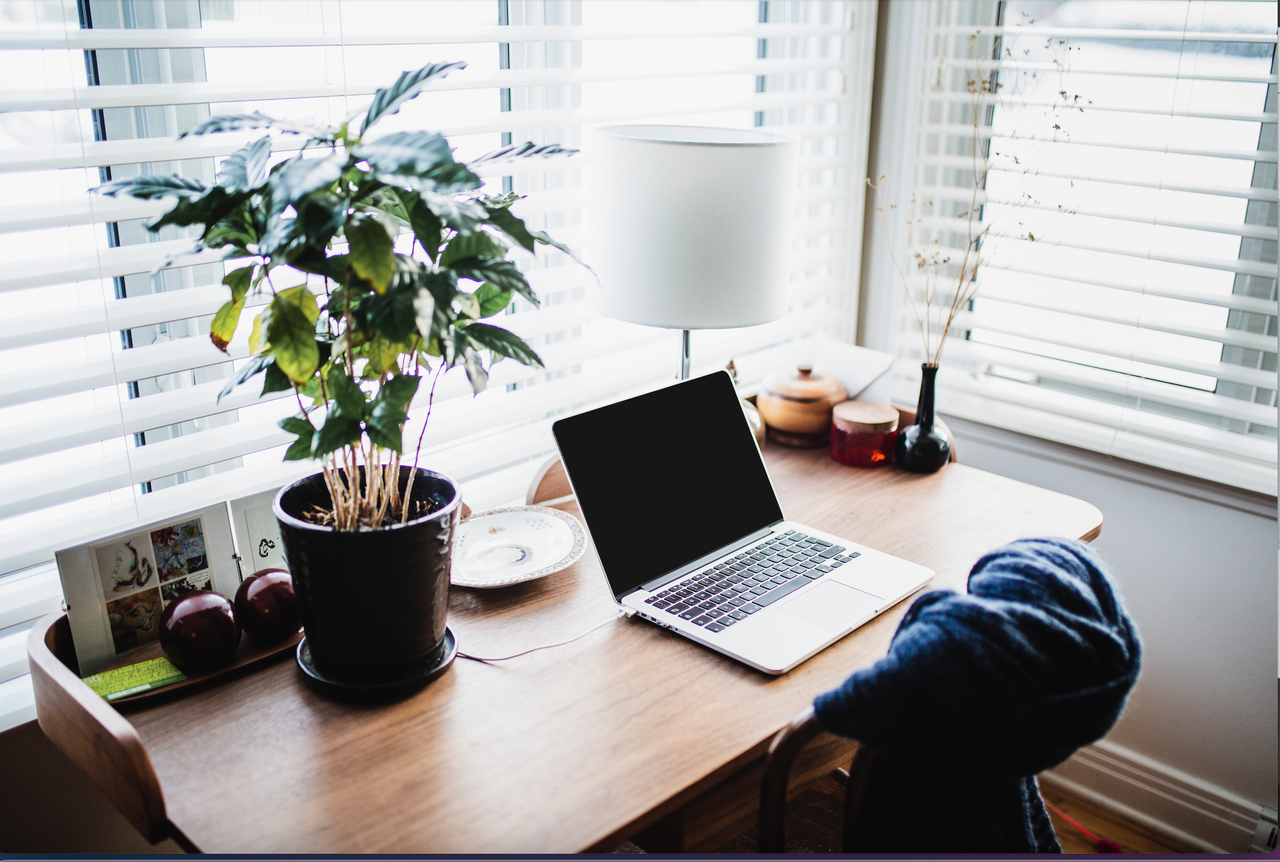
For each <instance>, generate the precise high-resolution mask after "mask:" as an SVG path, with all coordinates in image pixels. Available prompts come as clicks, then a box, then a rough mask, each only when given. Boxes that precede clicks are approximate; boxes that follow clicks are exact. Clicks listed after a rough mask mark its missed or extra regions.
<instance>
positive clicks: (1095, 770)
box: [1040, 740, 1263, 853]
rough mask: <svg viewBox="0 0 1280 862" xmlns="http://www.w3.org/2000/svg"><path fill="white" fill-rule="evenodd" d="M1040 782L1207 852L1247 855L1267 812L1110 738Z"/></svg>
mask: <svg viewBox="0 0 1280 862" xmlns="http://www.w3.org/2000/svg"><path fill="white" fill-rule="evenodd" d="M1040 780H1041V781H1042V782H1043V783H1044V784H1047V785H1050V786H1057V787H1060V788H1062V789H1063V790H1066V791H1068V792H1070V793H1071V794H1073V795H1075V796H1078V797H1080V798H1081V799H1084V800H1086V801H1088V802H1092V803H1093V804H1095V805H1098V806H1099V807H1101V808H1106V809H1108V810H1110V811H1114V812H1115V813H1116V814H1119V815H1121V816H1123V817H1125V818H1127V819H1129V820H1132V821H1134V822H1135V823H1139V824H1141V825H1143V826H1145V827H1147V828H1148V829H1150V830H1152V831H1153V832H1158V833H1160V834H1162V835H1165V836H1167V837H1169V838H1171V839H1173V840H1175V841H1177V842H1179V843H1181V844H1185V845H1187V846H1189V847H1194V848H1196V849H1197V850H1199V851H1201V852H1204V853H1248V852H1249V848H1250V845H1252V844H1253V841H1254V834H1255V832H1256V830H1257V826H1258V820H1259V818H1260V817H1261V815H1262V812H1263V806H1262V805H1260V804H1258V803H1256V802H1250V801H1249V800H1247V799H1244V798H1242V797H1240V796H1236V795H1235V794H1234V793H1230V792H1228V791H1226V790H1223V789H1222V788H1221V787H1216V786H1214V785H1212V784H1209V783H1208V782H1205V781H1201V780H1200V779H1198V778H1195V777H1194V776H1191V775H1188V774H1186V773H1185V772H1180V771H1179V770H1176V769H1173V768H1171V767H1168V766H1165V765H1164V764H1162V763H1159V762H1157V761H1155V760H1152V759H1151V758H1149V757H1145V756H1143V755H1141V754H1138V753H1136V752H1133V751H1130V750H1128V749H1126V748H1121V747H1120V746H1118V745H1114V744H1112V743H1109V742H1106V741H1105V740H1104V741H1102V742H1098V743H1096V744H1094V745H1090V746H1088V747H1086V748H1082V749H1080V751H1078V752H1076V754H1075V756H1073V757H1072V758H1071V759H1070V760H1068V761H1067V762H1066V763H1063V764H1061V765H1059V766H1057V767H1055V768H1054V769H1052V770H1050V771H1049V772H1045V773H1042V774H1041V775H1040Z"/></svg>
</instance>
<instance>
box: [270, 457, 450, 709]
mask: <svg viewBox="0 0 1280 862" xmlns="http://www.w3.org/2000/svg"><path fill="white" fill-rule="evenodd" d="M411 469H412V468H410V467H401V468H400V488H401V491H402V492H403V490H404V488H405V485H406V483H407V481H408V477H409V471H410V470H411ZM413 499H414V500H415V501H423V502H426V501H430V503H431V505H432V506H433V508H434V511H432V513H431V514H430V515H427V516H425V517H422V518H418V519H417V520H413V521H409V522H408V523H405V524H400V523H394V524H392V525H390V526H386V527H383V528H382V529H379V530H360V531H350V530H335V529H333V528H332V527H326V526H321V525H318V524H312V523H310V522H309V521H305V520H302V519H301V518H300V517H298V516H299V515H300V514H301V513H302V512H304V511H307V510H309V509H310V508H311V507H312V505H319V506H321V507H323V508H329V507H331V505H332V504H331V502H330V498H329V490H328V488H327V487H326V486H325V482H324V476H323V475H321V474H315V475H312V476H308V477H307V478H305V479H302V480H301V481H298V482H295V483H294V484H292V485H289V486H287V487H285V488H283V489H282V490H281V491H280V493H279V494H277V495H276V499H275V504H274V506H273V509H274V511H275V516H276V520H277V521H278V522H279V524H280V537H281V539H283V540H284V552H285V557H286V559H287V560H288V561H289V572H290V573H291V574H292V576H293V588H294V592H295V593H296V594H297V597H298V608H299V610H300V612H301V614H302V625H303V629H304V630H305V631H306V641H305V643H304V646H305V647H306V648H307V650H308V651H309V655H308V658H309V660H310V662H311V665H312V666H313V669H314V671H315V672H316V673H317V674H318V675H320V676H321V677H323V678H324V679H325V680H328V681H332V682H334V683H339V684H342V683H346V684H349V685H351V686H377V685H380V684H394V683H397V682H400V681H406V680H409V681H412V680H414V679H422V678H424V673H425V672H426V671H428V670H430V669H431V668H432V667H433V665H438V664H439V662H440V659H441V656H442V654H443V653H444V651H445V648H446V645H445V634H446V627H445V621H446V618H447V615H448V610H449V564H450V554H451V551H452V549H453V531H454V529H455V527H456V525H457V522H458V516H459V512H460V510H461V502H462V498H461V494H460V493H459V490H458V487H457V485H455V484H454V483H453V481H451V480H450V479H449V478H447V477H446V476H442V475H440V474H439V473H433V472H430V471H427V470H422V469H419V470H418V475H417V478H416V479H414V483H413ZM302 655H303V651H302V650H300V651H299V656H300V662H301V656H302ZM450 658H451V656H450Z"/></svg>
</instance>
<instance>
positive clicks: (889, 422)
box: [831, 401, 898, 434]
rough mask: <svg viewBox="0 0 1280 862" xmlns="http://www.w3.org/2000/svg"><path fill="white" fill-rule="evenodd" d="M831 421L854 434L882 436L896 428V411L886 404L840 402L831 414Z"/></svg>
mask: <svg viewBox="0 0 1280 862" xmlns="http://www.w3.org/2000/svg"><path fill="white" fill-rule="evenodd" d="M831 421H832V422H834V423H835V425H836V427H837V428H839V429H841V430H842V431H852V432H853V433H854V434H884V433H887V432H889V431H893V430H894V429H896V428H897V427H898V411H897V410H895V409H894V408H892V407H890V406H889V405H888V404H875V403H873V402H871V401H842V402H841V403H839V404H837V405H836V407H835V410H833V411H832V412H831Z"/></svg>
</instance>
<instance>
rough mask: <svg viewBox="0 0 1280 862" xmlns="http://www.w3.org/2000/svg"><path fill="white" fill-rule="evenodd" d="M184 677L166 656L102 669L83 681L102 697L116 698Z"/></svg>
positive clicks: (157, 686)
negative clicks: (126, 665) (111, 668)
mask: <svg viewBox="0 0 1280 862" xmlns="http://www.w3.org/2000/svg"><path fill="white" fill-rule="evenodd" d="M186 678H187V677H186V675H185V674H183V672H182V671H180V670H178V669H177V668H176V667H174V665H173V662H171V661H169V660H168V659H167V658H153V659H150V660H148V661H140V662H138V663H137V664H131V665H129V666H128V667H118V668H116V669H115V670H104V671H103V672H102V673H95V674H93V675H91V676H86V677H85V678H84V681H85V684H86V685H88V686H89V688H91V689H93V690H94V691H95V692H97V693H98V694H100V695H102V697H103V698H104V699H106V700H118V699H120V698H122V697H128V696H130V695H133V694H140V693H142V692H144V691H149V690H151V689H153V688H160V687H161V686H166V685H168V684H169V683H171V682H181V681H182V680H184V679H186Z"/></svg>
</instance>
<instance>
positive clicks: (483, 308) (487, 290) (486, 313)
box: [475, 281, 511, 317]
mask: <svg viewBox="0 0 1280 862" xmlns="http://www.w3.org/2000/svg"><path fill="white" fill-rule="evenodd" d="M475 297H476V299H477V300H478V301H479V302H480V313H479V314H478V315H477V317H492V316H493V315H495V314H497V313H498V312H499V311H502V309H504V308H506V307H507V306H508V305H509V304H510V303H511V291H509V290H503V289H502V288H499V287H494V286H493V285H492V284H490V283H489V282H487V281H486V282H485V283H484V284H482V285H480V287H479V289H478V290H476V292H475Z"/></svg>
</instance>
